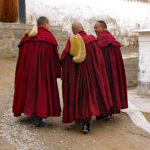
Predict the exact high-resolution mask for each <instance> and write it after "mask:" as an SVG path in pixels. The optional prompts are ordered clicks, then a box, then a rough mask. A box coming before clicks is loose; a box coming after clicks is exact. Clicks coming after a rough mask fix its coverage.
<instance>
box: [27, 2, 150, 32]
mask: <svg viewBox="0 0 150 150" xmlns="http://www.w3.org/2000/svg"><path fill="white" fill-rule="evenodd" d="M26 13H27V14H26V16H27V23H29V24H35V22H36V19H37V18H38V17H39V16H42V15H44V16H47V17H48V18H49V19H50V21H51V23H52V24H53V25H62V26H63V29H64V30H68V31H69V32H71V28H70V27H71V23H72V22H73V21H74V20H78V21H81V23H82V24H83V26H84V28H85V30H86V31H87V32H88V33H94V30H93V26H94V24H95V21H96V20H100V19H106V21H107V23H108V28H109V29H114V28H116V29H119V30H120V31H121V33H122V34H124V33H126V34H128V35H130V34H131V31H134V30H136V29H142V28H148V27H150V4H144V3H137V2H127V1H124V0H26Z"/></svg>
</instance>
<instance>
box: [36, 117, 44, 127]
mask: <svg viewBox="0 0 150 150" xmlns="http://www.w3.org/2000/svg"><path fill="white" fill-rule="evenodd" d="M34 125H35V127H41V126H44V125H45V123H44V122H43V121H42V117H37V116H36V117H35V118H34Z"/></svg>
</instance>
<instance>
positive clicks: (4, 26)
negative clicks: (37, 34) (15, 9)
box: [0, 23, 69, 57]
mask: <svg viewBox="0 0 150 150" xmlns="http://www.w3.org/2000/svg"><path fill="white" fill-rule="evenodd" d="M31 27H32V25H26V24H18V23H13V24H10V23H0V57H14V56H17V55H18V47H17V45H18V43H19V41H20V39H21V38H22V37H23V35H24V32H25V31H26V30H27V29H29V28H31ZM51 32H52V33H53V34H54V36H55V37H56V39H57V41H58V44H59V45H58V48H59V54H60V53H61V51H62V49H63V48H64V45H65V42H66V41H67V39H68V37H69V34H68V32H65V31H62V27H61V26H52V27H51Z"/></svg>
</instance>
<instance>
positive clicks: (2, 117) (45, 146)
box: [0, 58, 150, 150]
mask: <svg viewBox="0 0 150 150" xmlns="http://www.w3.org/2000/svg"><path fill="white" fill-rule="evenodd" d="M15 65H16V58H9V59H7V58H3V59H0V150H150V134H148V133H146V132H144V131H143V130H142V129H140V128H138V127H137V126H135V125H134V124H133V123H132V121H131V120H130V118H129V116H128V115H127V114H125V113H121V114H119V115H114V116H113V118H112V120H109V121H103V120H100V121H96V120H95V117H93V120H92V122H91V131H90V133H89V134H86V135H85V134H82V133H81V132H80V124H77V123H72V124H67V125H64V124H62V123H61V119H62V118H61V117H59V118H48V119H46V126H45V127H41V128H38V129H37V128H35V127H34V126H33V125H32V119H33V118H32V117H27V116H22V117H20V118H14V117H13V114H12V112H11V111H12V110H11V107H12V100H13V85H14V84H13V83H14V74H15ZM58 84H59V90H60V91H61V81H60V80H59V81H58ZM60 96H61V92H60ZM61 104H62V96H61ZM144 115H145V117H146V118H147V119H148V120H149V121H150V114H148V113H144Z"/></svg>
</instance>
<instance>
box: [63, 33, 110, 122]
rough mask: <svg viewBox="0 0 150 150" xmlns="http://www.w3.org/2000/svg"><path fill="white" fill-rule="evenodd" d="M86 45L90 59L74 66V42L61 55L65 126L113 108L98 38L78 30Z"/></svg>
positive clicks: (105, 112) (87, 56) (68, 43)
mask: <svg viewBox="0 0 150 150" xmlns="http://www.w3.org/2000/svg"><path fill="white" fill-rule="evenodd" d="M77 33H78V34H80V35H81V36H82V38H83V40H84V42H85V46H86V58H85V60H84V61H83V62H82V63H79V64H78V63H74V62H73V60H72V56H71V55H70V54H69V51H70V40H68V42H67V44H66V48H65V49H64V51H63V53H62V56H61V59H60V60H61V65H62V89H63V101H64V108H63V123H71V122H73V121H75V120H86V119H87V118H91V117H92V116H96V115H100V114H104V115H105V114H108V112H109V111H110V107H112V99H111V94H110V89H109V83H108V79H107V74H106V70H105V64H104V60H103V56H102V53H100V52H99V51H100V50H99V48H98V46H97V43H96V38H95V37H94V36H92V35H87V34H86V33H85V32H84V31H82V30H81V31H78V32H77Z"/></svg>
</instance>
